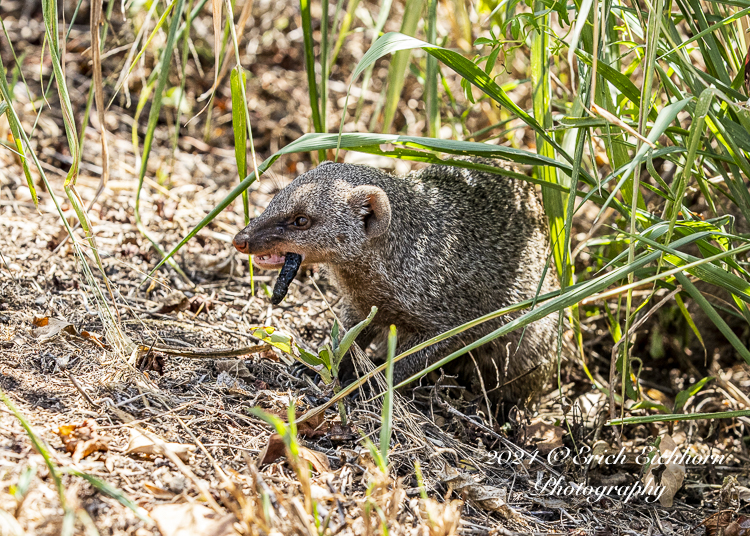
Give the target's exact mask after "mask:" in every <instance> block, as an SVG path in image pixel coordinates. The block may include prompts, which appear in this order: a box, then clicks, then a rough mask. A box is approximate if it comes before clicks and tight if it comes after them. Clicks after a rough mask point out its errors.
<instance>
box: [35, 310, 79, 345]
mask: <svg viewBox="0 0 750 536" xmlns="http://www.w3.org/2000/svg"><path fill="white" fill-rule="evenodd" d="M32 323H33V324H34V326H35V327H34V329H32V330H31V335H32V337H34V338H35V339H39V341H40V342H44V341H48V340H50V339H52V338H54V337H56V336H57V335H59V334H60V332H61V331H62V332H65V333H70V334H71V335H77V334H78V333H77V332H76V328H75V326H74V325H73V324H71V323H70V322H68V321H67V320H64V319H62V318H55V317H49V316H43V317H35V318H34V320H33V321H32Z"/></svg>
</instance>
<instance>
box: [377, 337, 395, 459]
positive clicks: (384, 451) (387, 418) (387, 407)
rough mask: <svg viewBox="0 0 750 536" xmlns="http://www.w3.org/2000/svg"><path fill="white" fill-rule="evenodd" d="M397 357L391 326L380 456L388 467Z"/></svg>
mask: <svg viewBox="0 0 750 536" xmlns="http://www.w3.org/2000/svg"><path fill="white" fill-rule="evenodd" d="M395 355H396V326H391V330H390V333H389V334H388V358H387V360H386V364H387V366H386V368H385V381H386V385H387V387H386V391H385V397H384V398H383V415H382V416H383V420H382V424H381V427H380V456H381V458H382V459H383V462H384V465H386V466H387V465H388V447H389V446H390V444H391V433H392V431H393V358H394V356H395Z"/></svg>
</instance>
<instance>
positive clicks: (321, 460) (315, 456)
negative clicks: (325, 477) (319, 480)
mask: <svg viewBox="0 0 750 536" xmlns="http://www.w3.org/2000/svg"><path fill="white" fill-rule="evenodd" d="M299 456H300V458H302V459H303V460H307V461H308V462H310V465H312V466H313V468H314V469H315V470H316V471H317V472H318V473H327V472H329V471H330V470H331V466H330V465H329V464H328V456H326V455H325V454H323V453H322V452H317V451H315V450H310V449H308V448H307V447H300V448H299Z"/></svg>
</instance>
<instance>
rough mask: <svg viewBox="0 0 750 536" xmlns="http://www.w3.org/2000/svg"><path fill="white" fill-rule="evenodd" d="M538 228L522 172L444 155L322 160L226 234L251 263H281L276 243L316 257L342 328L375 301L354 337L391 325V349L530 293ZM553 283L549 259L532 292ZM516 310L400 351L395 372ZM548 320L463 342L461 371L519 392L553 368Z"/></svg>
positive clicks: (542, 234) (512, 394) (541, 231)
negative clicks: (420, 165) (337, 303)
mask: <svg viewBox="0 0 750 536" xmlns="http://www.w3.org/2000/svg"><path fill="white" fill-rule="evenodd" d="M482 163H485V164H492V162H491V161H488V160H482ZM546 228H547V222H546V217H545V215H544V212H543V209H542V206H541V203H540V202H539V199H538V198H537V195H536V192H535V191H534V188H533V186H531V185H530V184H528V183H527V182H525V181H521V180H516V179H511V178H508V177H506V176H503V175H500V174H493V173H486V172H479V171H474V170H468V169H462V168H456V167H449V166H442V165H433V166H430V167H427V168H425V169H423V170H421V171H418V172H416V173H412V174H410V175H408V176H406V177H395V176H393V175H389V174H387V173H384V172H382V171H380V170H377V169H374V168H371V167H369V166H363V165H353V164H336V163H331V162H326V163H323V164H321V165H320V166H318V167H317V168H315V169H313V170H311V171H309V172H308V173H305V174H303V175H301V176H299V177H297V178H296V179H295V180H294V181H293V182H292V183H290V184H289V185H288V186H287V187H286V188H284V189H283V190H281V191H280V192H279V193H278V194H277V195H276V196H275V197H274V198H273V200H272V201H271V202H270V204H269V205H268V207H267V208H266V210H265V211H264V212H263V213H262V214H261V215H260V216H259V217H257V218H255V219H254V220H252V221H251V222H250V224H249V225H248V226H247V227H246V228H245V229H243V230H242V231H241V232H240V233H238V234H237V236H236V237H235V239H234V245H235V247H236V248H237V249H238V250H239V251H241V252H243V253H251V254H253V255H254V262H255V264H256V266H258V267H260V268H265V269H278V268H281V267H282V265H283V264H284V255H285V253H297V254H299V255H301V256H302V259H303V260H302V264H303V265H307V264H321V265H323V266H325V267H326V268H327V272H328V273H329V274H330V277H331V279H332V280H333V282H334V284H335V285H336V287H337V288H338V290H339V292H340V294H341V296H342V302H343V305H342V311H341V320H342V323H343V324H344V327H345V328H350V327H351V326H353V325H354V324H356V323H357V322H359V321H361V320H363V319H364V318H365V317H366V316H367V314H368V313H369V311H370V308H371V307H372V306H373V305H375V306H377V308H378V313H377V315H376V316H375V318H374V320H373V322H372V324H371V325H370V327H369V328H368V329H367V330H365V332H363V333H362V334H361V335H360V337H359V338H358V340H357V342H358V344H359V345H360V346H361V347H362V348H363V349H364V348H367V347H368V346H369V345H370V343H371V342H372V341H373V340H374V339H375V338H376V337H378V336H380V335H382V334H383V333H384V332H385V331H386V330H387V329H388V328H389V326H390V325H391V324H394V325H395V326H396V327H397V329H398V345H399V348H398V350H397V354H398V353H401V352H402V351H405V350H408V349H409V348H411V347H413V346H414V345H416V344H419V343H421V342H424V341H426V340H428V339H430V338H432V337H434V336H436V335H438V334H440V333H442V332H444V331H447V330H449V329H451V328H454V327H456V326H459V325H461V324H463V323H465V322H467V321H469V320H473V319H475V318H477V317H480V316H482V315H484V314H487V313H490V312H492V311H495V310H497V309H500V308H502V307H505V306H508V305H512V304H515V303H517V302H519V301H522V300H526V299H529V298H533V297H534V296H535V294H536V293H537V290H538V287H539V282H540V281H541V279H542V277H543V273H544V267H545V264H546V260H547V251H548V243H547V231H546ZM556 285H557V283H556V278H555V276H554V273H553V270H548V272H547V275H546V277H545V279H544V282H543V284H542V288H541V293H545V292H549V291H551V290H553V289H554V288H556ZM519 314H520V313H517V314H515V315H513V314H511V315H506V316H503V317H500V318H498V319H496V320H493V321H490V322H485V323H483V324H480V325H479V326H477V327H475V328H472V329H471V330H468V331H466V332H463V333H462V334H460V335H458V336H455V337H452V338H450V339H447V340H445V341H442V342H440V343H438V344H435V345H433V346H430V347H427V348H425V349H423V350H421V351H419V352H416V353H414V354H412V355H410V356H408V357H406V358H404V359H402V360H401V361H399V362H398V363H396V365H395V370H394V381H396V382H400V381H403V380H405V379H407V378H408V377H409V376H411V375H412V374H414V373H416V372H418V371H419V370H421V369H423V368H425V367H426V366H428V365H430V364H432V363H435V362H436V361H438V360H439V359H441V358H443V357H445V356H446V355H448V354H449V353H451V352H453V351H455V350H458V349H459V348H461V347H463V346H464V345H466V344H468V343H470V342H472V341H474V340H476V339H477V338H479V337H481V336H483V335H486V334H487V333H489V332H491V331H493V330H495V329H497V328H498V327H499V326H500V325H502V324H504V323H507V322H509V321H510V320H512V319H513V318H516V317H517V316H518V315H519ZM556 326H557V316H556V315H552V316H548V317H546V318H544V319H542V320H539V321H537V322H535V323H533V324H531V325H529V326H528V327H527V328H526V330H525V332H523V337H522V338H521V330H516V331H514V332H512V333H510V334H508V335H507V336H505V337H502V338H499V339H495V340H494V341H493V342H491V343H488V344H485V345H484V346H481V347H479V348H478V349H476V350H475V351H473V352H471V356H472V357H473V358H474V359H473V360H472V359H471V357H469V355H465V356H462V357H460V358H459V360H460V367H459V368H460V371H461V372H465V373H468V374H472V373H474V372H475V371H476V370H477V369H478V371H479V373H480V374H481V376H482V379H483V385H484V388H485V390H486V391H487V392H488V393H489V394H490V396H492V398H493V399H495V400H498V399H505V400H509V401H513V402H516V401H518V400H520V399H525V398H526V397H527V396H528V395H530V394H535V393H536V392H538V391H539V390H540V389H541V388H542V386H543V385H544V382H545V380H546V378H547V376H548V374H549V372H550V370H551V368H552V363H553V361H554V348H555V341H556ZM519 341H520V344H519ZM474 361H475V362H476V366H475V364H474ZM474 376H475V374H474ZM504 384H505V385H504ZM503 385H504V387H501V386H503Z"/></svg>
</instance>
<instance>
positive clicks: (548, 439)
mask: <svg viewBox="0 0 750 536" xmlns="http://www.w3.org/2000/svg"><path fill="white" fill-rule="evenodd" d="M564 435H565V430H564V429H563V428H562V427H560V426H555V425H554V424H549V423H546V422H544V421H543V420H541V419H535V420H533V421H532V422H531V424H529V425H528V426H527V427H526V444H527V445H530V446H533V447H534V448H536V449H537V450H538V451H539V453H540V454H542V455H544V456H547V455H548V454H549V453H550V452H552V451H553V450H554V449H556V448H558V447H562V446H563V442H562V438H563V436H564Z"/></svg>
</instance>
